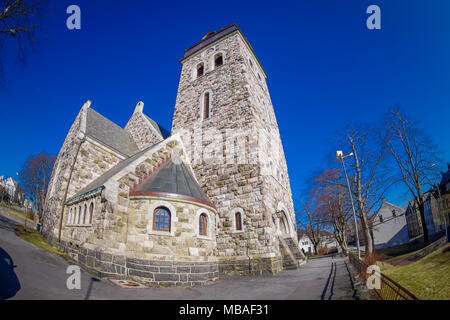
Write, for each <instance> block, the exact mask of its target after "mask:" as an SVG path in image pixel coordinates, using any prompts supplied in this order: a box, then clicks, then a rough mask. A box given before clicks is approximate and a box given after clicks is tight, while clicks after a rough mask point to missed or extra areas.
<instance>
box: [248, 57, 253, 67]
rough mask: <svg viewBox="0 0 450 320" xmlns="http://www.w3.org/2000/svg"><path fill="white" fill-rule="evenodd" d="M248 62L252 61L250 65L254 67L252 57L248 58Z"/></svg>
mask: <svg viewBox="0 0 450 320" xmlns="http://www.w3.org/2000/svg"><path fill="white" fill-rule="evenodd" d="M248 62H250V67H252V68H253V62H252V59H248Z"/></svg>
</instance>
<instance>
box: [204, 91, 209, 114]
mask: <svg viewBox="0 0 450 320" xmlns="http://www.w3.org/2000/svg"><path fill="white" fill-rule="evenodd" d="M208 118H209V92H206V93H205V95H204V96H203V119H208Z"/></svg>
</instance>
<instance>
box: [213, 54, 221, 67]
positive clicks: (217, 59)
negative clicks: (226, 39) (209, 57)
mask: <svg viewBox="0 0 450 320" xmlns="http://www.w3.org/2000/svg"><path fill="white" fill-rule="evenodd" d="M221 65H223V56H222V54H221V53H218V54H216V56H215V58H214V68H217V67H220V66H221Z"/></svg>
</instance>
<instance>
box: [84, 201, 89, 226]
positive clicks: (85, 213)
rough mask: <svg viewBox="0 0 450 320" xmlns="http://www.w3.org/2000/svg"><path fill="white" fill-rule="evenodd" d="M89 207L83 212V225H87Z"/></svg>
mask: <svg viewBox="0 0 450 320" xmlns="http://www.w3.org/2000/svg"><path fill="white" fill-rule="evenodd" d="M87 214H88V212H87V205H86V204H85V205H84V211H83V224H86V216H87Z"/></svg>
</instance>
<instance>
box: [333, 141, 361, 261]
mask: <svg viewBox="0 0 450 320" xmlns="http://www.w3.org/2000/svg"><path fill="white" fill-rule="evenodd" d="M351 156H353V152H352V153H350V154H348V155H346V156H344V154H343V153H342V151H341V150H338V151H336V158H338V159H340V160H341V161H342V167H343V168H344V173H345V179H346V180H347V186H348V193H349V195H350V202H351V203H352V210H353V219H354V220H355V234H356V246H357V248H358V259H361V250H360V248H359V234H358V223H357V222H356V212H355V206H354V205H353V196H352V191H351V189H350V182H349V181H348V176H347V170H346V169H345V163H344V158H347V157H351Z"/></svg>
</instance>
